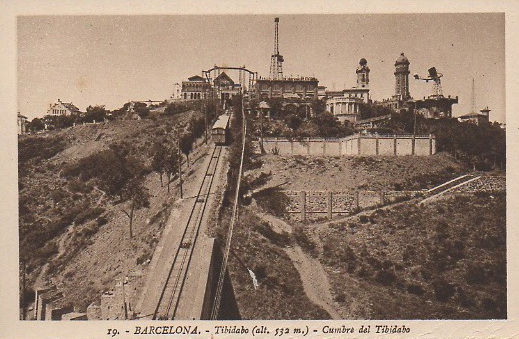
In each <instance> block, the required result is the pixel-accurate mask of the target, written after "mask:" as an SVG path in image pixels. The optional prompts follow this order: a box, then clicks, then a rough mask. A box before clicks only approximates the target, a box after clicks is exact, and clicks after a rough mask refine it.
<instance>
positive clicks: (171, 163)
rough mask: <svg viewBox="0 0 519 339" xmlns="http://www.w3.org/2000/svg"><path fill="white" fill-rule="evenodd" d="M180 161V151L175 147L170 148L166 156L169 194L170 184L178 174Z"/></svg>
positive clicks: (165, 166)
mask: <svg viewBox="0 0 519 339" xmlns="http://www.w3.org/2000/svg"><path fill="white" fill-rule="evenodd" d="M179 161H180V157H179V154H178V149H177V148H175V147H168V148H167V150H166V155H165V157H164V173H166V177H167V179H168V181H167V184H168V193H169V184H170V183H171V178H172V177H173V176H174V175H175V174H177V173H178V164H179Z"/></svg>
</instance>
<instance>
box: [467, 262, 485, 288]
mask: <svg viewBox="0 0 519 339" xmlns="http://www.w3.org/2000/svg"><path fill="white" fill-rule="evenodd" d="M465 280H466V281H467V283H468V284H471V285H475V284H483V283H485V282H486V272H485V269H484V268H483V267H482V266H481V265H478V264H473V265H470V266H469V267H468V268H467V271H466V273H465Z"/></svg>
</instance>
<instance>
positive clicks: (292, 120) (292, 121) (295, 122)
mask: <svg viewBox="0 0 519 339" xmlns="http://www.w3.org/2000/svg"><path fill="white" fill-rule="evenodd" d="M285 122H286V124H287V126H288V127H290V128H291V129H292V130H296V129H298V128H299V126H301V124H302V123H303V119H301V118H300V117H299V116H298V115H296V114H290V115H289V116H287V117H286V119H285Z"/></svg>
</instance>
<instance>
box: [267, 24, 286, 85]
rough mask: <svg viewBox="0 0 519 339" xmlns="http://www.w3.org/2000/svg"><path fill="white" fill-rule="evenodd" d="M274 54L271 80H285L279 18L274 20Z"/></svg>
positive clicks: (271, 65) (271, 60) (271, 62)
mask: <svg viewBox="0 0 519 339" xmlns="http://www.w3.org/2000/svg"><path fill="white" fill-rule="evenodd" d="M274 23H275V28H274V53H273V54H272V56H271V58H270V79H271V80H280V79H283V61H285V60H284V59H283V56H282V55H280V54H279V29H278V25H279V18H275V19H274Z"/></svg>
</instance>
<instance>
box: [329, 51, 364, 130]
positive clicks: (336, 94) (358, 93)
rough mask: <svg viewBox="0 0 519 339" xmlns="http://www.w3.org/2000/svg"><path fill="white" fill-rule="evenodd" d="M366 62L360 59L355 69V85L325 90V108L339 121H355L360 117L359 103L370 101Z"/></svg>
mask: <svg viewBox="0 0 519 339" xmlns="http://www.w3.org/2000/svg"><path fill="white" fill-rule="evenodd" d="M367 63H368V62H367V61H366V59H364V58H362V59H360V62H359V67H357V70H356V73H357V87H353V88H349V89H344V90H342V91H327V92H326V110H327V111H328V112H330V113H332V114H333V115H334V116H335V117H336V118H337V119H339V121H341V122H344V121H349V122H351V123H355V122H356V121H357V120H358V119H360V107H361V105H362V104H368V103H370V97H369V67H368V66H367Z"/></svg>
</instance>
